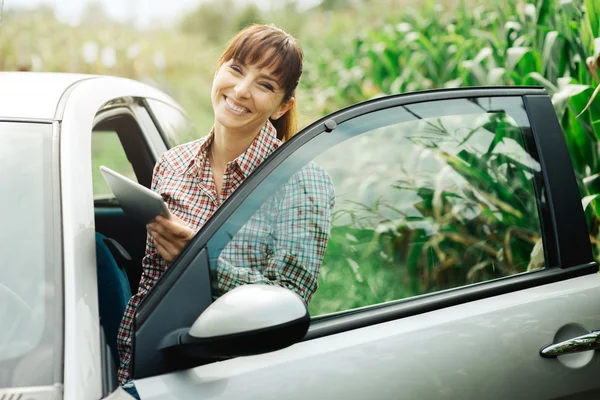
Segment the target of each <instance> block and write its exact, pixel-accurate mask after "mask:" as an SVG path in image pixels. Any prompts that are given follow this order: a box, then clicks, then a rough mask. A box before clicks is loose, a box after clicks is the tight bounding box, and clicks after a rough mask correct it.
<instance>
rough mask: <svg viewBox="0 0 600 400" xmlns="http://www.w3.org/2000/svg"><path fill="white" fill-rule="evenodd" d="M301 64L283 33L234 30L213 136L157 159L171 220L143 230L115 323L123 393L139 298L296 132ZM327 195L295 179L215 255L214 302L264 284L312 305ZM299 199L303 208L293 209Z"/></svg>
mask: <svg viewBox="0 0 600 400" xmlns="http://www.w3.org/2000/svg"><path fill="white" fill-rule="evenodd" d="M302 62H303V53H302V49H301V48H300V45H299V44H298V43H297V42H296V40H295V39H294V38H293V37H292V36H291V35H289V34H287V33H286V32H284V31H282V30H281V29H279V28H276V27H273V26H265V25H253V26H250V27H248V28H246V29H244V30H242V31H241V32H239V33H238V34H237V35H236V36H235V37H234V38H233V39H232V40H231V42H230V44H229V46H228V47H227V49H226V50H225V52H224V53H223V55H222V56H221V57H220V59H219V61H218V63H217V68H216V72H215V76H214V80H213V86H212V90H211V100H212V106H213V111H214V116H215V119H214V125H213V128H212V129H211V131H210V133H209V134H208V136H206V137H203V138H201V139H199V140H195V141H192V142H189V143H185V144H182V145H179V146H176V147H174V148H172V149H171V150H169V151H167V152H166V153H164V154H163V155H162V156H161V157H160V159H159V160H158V162H157V164H156V166H155V168H154V175H153V181H152V189H153V190H154V191H156V192H158V193H160V194H161V195H162V197H163V198H164V199H165V202H166V203H167V205H168V207H169V210H170V214H169V216H168V218H163V217H158V218H157V219H156V221H154V222H152V223H150V224H149V225H148V226H147V229H148V236H147V241H146V256H145V257H144V260H143V262H142V267H143V274H142V277H141V280H140V284H139V290H138V293H137V294H136V295H134V296H133V297H132V298H131V300H130V301H129V304H128V306H127V309H126V311H125V315H124V317H123V320H122V323H121V328H120V332H119V338H118V343H119V354H120V359H121V365H120V369H119V380H120V382H121V383H126V386H125V387H127V388H129V387H131V384H129V383H128V382H129V380H130V374H131V365H130V357H131V345H132V343H131V336H132V334H133V328H132V324H133V319H134V315H135V312H136V310H137V308H138V306H139V304H140V302H141V301H142V299H144V298H145V297H146V296H147V294H148V293H149V291H150V290H152V288H153V287H154V286H155V284H156V282H157V281H158V279H160V277H161V276H162V275H163V273H164V272H165V270H166V269H167V268H168V267H169V265H170V263H171V262H172V261H173V260H174V259H175V258H176V257H177V256H178V255H179V254H180V252H181V251H182V249H183V248H184V247H185V246H186V244H187V243H188V242H189V241H190V240H191V239H192V238H193V237H194V235H195V234H196V232H198V231H199V230H200V229H201V228H202V226H204V224H205V223H206V221H207V220H208V219H209V218H210V217H211V216H212V215H213V214H214V212H215V211H216V210H217V209H218V208H219V207H220V206H221V204H223V202H224V201H225V200H227V198H228V197H229V196H230V195H231V194H232V193H233V191H235V190H236V188H237V187H239V186H240V184H241V183H242V182H243V181H244V180H245V179H246V178H247V177H248V175H250V174H251V173H252V171H254V170H255V169H256V168H257V167H258V165H259V164H261V163H262V162H263V160H265V158H267V157H268V156H269V155H270V154H271V153H273V152H274V151H275V150H276V149H277V148H278V147H279V146H281V144H282V143H283V141H285V140H287V139H289V138H290V137H291V136H292V135H293V134H294V132H295V129H296V126H295V124H296V110H295V97H294V95H295V91H296V87H297V85H298V82H299V79H300V76H301V74H302ZM333 198H334V194H333V185H332V184H331V180H330V179H329V176H328V175H327V174H326V173H324V171H321V170H320V169H318V167H316V166H315V167H314V168H313V169H312V170H310V171H308V172H307V173H306V174H304V175H301V176H299V178H298V180H297V182H296V183H295V185H294V187H290V188H289V190H286V191H282V192H281V193H280V196H279V197H278V198H277V202H274V203H273V204H272V205H271V206H272V208H271V209H270V210H269V211H267V212H265V213H264V215H261V217H260V218H257V219H256V220H255V221H254V222H255V223H254V224H253V225H252V227H251V229H247V230H245V231H244V235H243V240H240V241H237V242H235V245H234V246H232V247H231V248H230V249H229V251H228V252H227V253H226V256H223V257H221V258H220V259H219V262H218V263H217V265H216V267H215V268H213V270H212V271H211V274H212V279H211V280H212V281H213V287H212V294H213V296H215V297H217V296H220V295H222V294H224V293H225V292H226V291H228V290H231V289H233V288H235V287H237V286H240V285H243V284H248V283H262V284H268V285H274V286H281V287H285V288H288V289H291V290H293V291H295V292H296V293H297V294H298V295H299V296H300V297H302V299H303V300H304V301H305V302H308V300H309V299H310V298H311V296H312V295H313V293H314V291H315V290H316V282H317V277H318V274H319V268H320V266H321V263H322V259H323V254H324V252H325V247H326V245H327V240H328V237H329V227H330V221H331V207H332V205H333ZM303 199H306V202H307V204H308V205H307V206H306V207H304V208H301V207H296V208H293V207H290V205H291V204H296V203H298V202H299V201H300V202H303ZM285 209H290V210H301V211H297V214H294V212H290V213H285V212H282V210H285ZM300 214H302V215H300Z"/></svg>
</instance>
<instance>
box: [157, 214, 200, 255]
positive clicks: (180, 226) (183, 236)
mask: <svg viewBox="0 0 600 400" xmlns="http://www.w3.org/2000/svg"><path fill="white" fill-rule="evenodd" d="M171 216H172V217H174V216H173V215H171ZM146 229H147V230H148V233H150V235H151V236H152V237H153V239H154V243H155V246H156V249H157V250H158V252H159V253H160V255H161V257H162V258H164V259H165V260H166V261H168V262H170V261H172V260H173V259H174V258H175V257H177V256H178V255H179V253H181V250H183V248H184V247H185V246H186V244H187V243H188V242H189V241H190V239H191V238H192V237H193V236H194V233H195V232H194V231H193V230H192V229H191V228H190V227H188V226H187V224H186V223H185V222H184V221H182V220H180V219H179V218H176V217H174V218H169V219H167V218H163V217H159V218H157V219H156V221H154V222H151V223H149V224H148V225H147V226H146Z"/></svg>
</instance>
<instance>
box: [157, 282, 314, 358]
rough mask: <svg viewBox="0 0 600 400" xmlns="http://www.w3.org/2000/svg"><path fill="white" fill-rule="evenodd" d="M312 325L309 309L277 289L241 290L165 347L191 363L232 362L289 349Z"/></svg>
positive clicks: (228, 295) (227, 295)
mask: <svg viewBox="0 0 600 400" xmlns="http://www.w3.org/2000/svg"><path fill="white" fill-rule="evenodd" d="M309 324H310V315H309V313H308V309H307V307H306V304H305V303H304V301H303V300H302V298H300V296H298V295H297V294H296V293H294V292H292V291H291V290H289V289H285V288H281V287H278V286H270V285H262V284H249V285H242V286H238V287H236V288H234V289H232V290H230V291H229V292H227V293H225V294H224V295H223V296H221V297H220V298H218V299H217V300H216V301H215V302H214V303H212V304H211V305H210V306H209V307H208V308H207V309H206V310H205V311H204V312H203V313H202V314H201V315H200V316H199V317H198V319H196V321H195V322H194V324H193V325H192V327H191V328H189V330H186V331H183V332H182V331H178V332H174V333H172V334H171V335H169V336H167V337H166V338H165V340H163V344H162V346H161V348H163V349H165V350H166V349H170V350H171V351H172V350H175V351H176V352H177V353H179V354H178V355H179V356H183V357H186V358H227V357H237V356H246V355H253V354H261V353H266V352H269V351H274V350H279V349H282V348H284V347H287V346H290V345H292V344H294V343H296V342H297V341H299V340H300V339H302V338H303V337H304V335H305V334H306V332H307V330H308V326H309Z"/></svg>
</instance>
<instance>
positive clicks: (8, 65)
mask: <svg viewBox="0 0 600 400" xmlns="http://www.w3.org/2000/svg"><path fill="white" fill-rule="evenodd" d="M273 4H277V6H273V7H271V8H270V9H269V10H268V11H266V10H265V9H259V8H258V7H257V6H256V5H253V4H252V3H244V5H240V4H239V3H237V2H236V1H235V0H214V1H204V2H202V3H200V4H199V5H198V6H197V7H196V8H195V9H191V10H189V11H188V12H187V13H186V14H185V15H183V16H182V17H181V18H180V19H179V20H178V21H177V22H174V23H173V24H171V25H169V26H164V25H157V26H155V27H147V28H145V29H139V28H135V27H134V26H132V25H131V24H129V23H127V22H116V21H114V20H112V19H111V18H109V17H108V15H107V13H106V12H105V10H104V9H103V7H102V5H101V3H99V2H96V3H90V4H89V5H88V7H87V9H86V11H85V12H84V15H83V16H82V20H81V23H80V24H79V25H77V26H73V25H70V24H66V23H63V22H60V21H58V20H57V19H56V18H55V15H54V12H53V10H52V9H51V8H37V9H35V10H20V11H19V10H16V9H15V10H11V11H7V12H6V13H5V15H4V21H3V24H2V26H1V28H0V70H33V71H64V72H83V73H96V74H110V75H119V76H125V77H130V78H133V79H137V80H140V81H143V82H147V83H149V84H151V85H154V86H157V87H158V88H160V89H162V90H163V91H165V92H166V93H168V94H170V95H171V96H172V97H173V98H175V99H176V100H177V101H178V102H179V103H180V104H181V105H182V106H183V107H184V108H185V109H186V110H187V111H188V113H189V115H190V117H191V118H192V120H193V121H194V123H195V124H196V126H197V128H198V130H199V132H208V130H209V129H210V127H211V125H212V111H211V106H210V86H211V82H212V74H213V73H214V65H215V63H216V60H217V57H218V55H219V54H220V52H221V51H222V50H223V49H224V46H225V45H226V42H227V40H228V39H229V37H230V36H231V35H232V34H233V33H234V32H235V31H237V30H239V29H240V28H242V27H244V26H246V25H248V24H250V23H252V22H266V23H275V24H277V25H279V26H281V27H282V28H284V29H285V30H287V31H289V32H290V33H292V34H293V35H295V36H296V37H297V38H298V39H299V40H300V42H301V43H302V45H303V48H304V51H305V56H306V62H305V66H304V70H305V73H304V75H303V78H302V81H301V84H300V88H299V91H298V96H297V98H298V105H299V111H300V114H301V125H306V124H308V123H309V122H311V121H313V120H314V119H316V118H318V117H321V116H323V115H325V114H327V113H329V112H332V111H335V110H336V109H339V108H341V107H344V106H347V105H350V104H354V103H357V102H359V101H363V100H366V99H370V98H374V97H377V96H382V95H386V94H394V93H404V92H410V91H416V90H422V89H432V88H446V87H461V86H481V85H536V86H543V87H544V88H545V89H546V90H547V91H548V93H549V94H550V96H551V97H552V101H553V103H554V106H555V109H556V112H557V114H558V117H559V119H560V122H561V124H562V127H563V131H564V135H565V139H566V142H567V145H568V148H569V151H570V154H571V159H572V162H573V166H574V169H575V173H576V175H577V180H578V183H579V188H580V192H581V198H582V203H583V205H584V207H585V209H586V217H587V220H588V225H589V232H590V240H591V241H592V243H593V246H594V251H595V254H596V257H597V258H598V256H599V254H600V252H599V249H600V246H599V239H600V222H599V221H600V218H599V216H600V201H597V200H596V196H598V195H599V194H600V158H599V153H598V151H599V149H600V147H599V143H600V140H599V139H600V99H599V98H597V97H596V96H595V94H596V92H597V91H596V88H597V87H598V85H599V83H600V79H599V77H598V73H599V72H600V2H599V1H598V0H531V1H529V2H528V1H525V0H514V1H509V2H505V1H502V0H490V1H486V2H483V1H480V2H476V1H473V0H459V1H456V2H450V1H427V0H348V1H345V0H323V1H322V2H321V3H320V4H318V5H316V6H314V7H311V8H309V9H305V8H301V7H300V6H299V4H298V3H297V2H296V1H295V0H282V1H279V2H273ZM458 173H460V171H458ZM505 228H506V227H505ZM340 240H341V239H340ZM368 240H372V238H369V239H368ZM339 243H341V242H340V241H339V240H337V239H336V238H332V242H331V245H332V246H334V247H335V246H338V245H339ZM386 245H389V243H388V244H386ZM340 251H343V250H340ZM527 251H529V250H527ZM355 264H356V263H355ZM353 265H354V264H352V266H353ZM353 268H354V266H353ZM349 276H355V274H354V275H352V274H350V275H349ZM463 278H464V277H463ZM463 278H461V279H463ZM348 279H350V280H351V279H354V278H352V277H351V278H348ZM355 283H356V282H355ZM357 284H358V283H357ZM340 290H343V289H340ZM406 290H407V293H408V292H410V294H415V293H414V291H411V290H409V289H406ZM415 290H416V289H415ZM416 292H418V290H416ZM357 304H360V302H358V303H357Z"/></svg>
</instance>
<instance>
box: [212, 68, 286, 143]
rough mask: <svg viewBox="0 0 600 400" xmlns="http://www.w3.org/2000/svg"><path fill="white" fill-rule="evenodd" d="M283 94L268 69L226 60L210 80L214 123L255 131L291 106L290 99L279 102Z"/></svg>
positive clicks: (246, 131) (249, 131)
mask: <svg viewBox="0 0 600 400" xmlns="http://www.w3.org/2000/svg"><path fill="white" fill-rule="evenodd" d="M283 96H284V91H283V89H282V88H281V87H279V84H278V83H277V80H276V78H275V76H274V75H273V73H272V71H271V70H270V69H268V68H258V67H257V66H255V65H242V64H241V63H238V62H236V61H234V60H229V61H227V62H226V63H224V64H223V65H222V66H221V68H219V70H218V71H217V73H216V75H215V78H214V80H213V86H212V92H211V99H212V106H213V111H214V113H215V123H216V124H218V125H221V126H222V127H224V128H227V129H239V130H241V131H242V132H241V133H252V134H256V133H258V131H259V130H260V128H261V127H262V126H263V125H264V124H265V122H266V121H267V119H268V118H272V119H277V118H279V117H281V116H282V115H283V114H285V112H286V111H287V110H288V109H289V108H290V107H291V105H292V103H293V101H294V100H293V99H292V100H291V101H290V102H287V103H285V104H282V102H283Z"/></svg>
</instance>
